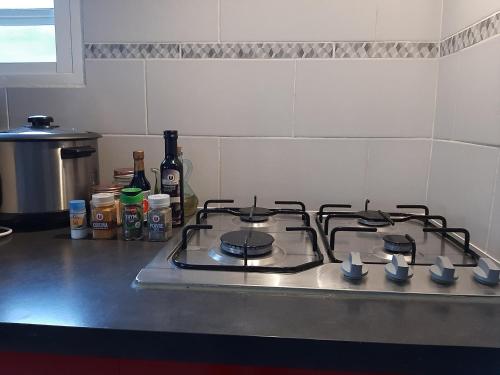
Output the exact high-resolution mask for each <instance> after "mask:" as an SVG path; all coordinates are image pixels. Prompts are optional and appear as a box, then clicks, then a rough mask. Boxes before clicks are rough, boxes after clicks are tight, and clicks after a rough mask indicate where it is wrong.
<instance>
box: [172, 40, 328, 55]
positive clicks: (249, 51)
mask: <svg viewBox="0 0 500 375" xmlns="http://www.w3.org/2000/svg"><path fill="white" fill-rule="evenodd" d="M181 50H182V52H181V53H182V58H187V59H193V58H194V59H203V58H207V59H302V58H305V59H308V58H312V59H314V58H319V59H323V58H332V57H333V44H332V43H208V44H206V43H198V44H182V45H181Z"/></svg>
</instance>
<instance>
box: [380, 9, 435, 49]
mask: <svg viewBox="0 0 500 375" xmlns="http://www.w3.org/2000/svg"><path fill="white" fill-rule="evenodd" d="M441 8H442V1H436V0H417V1H415V0H413V1H408V0H378V1H377V25H376V30H375V39H376V40H416V41H435V40H439V39H440V33H441Z"/></svg>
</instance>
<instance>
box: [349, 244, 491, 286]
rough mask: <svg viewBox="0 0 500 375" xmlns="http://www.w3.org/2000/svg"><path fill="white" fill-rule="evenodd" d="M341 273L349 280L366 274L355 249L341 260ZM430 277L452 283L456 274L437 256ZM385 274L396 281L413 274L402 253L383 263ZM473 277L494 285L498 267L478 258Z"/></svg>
mask: <svg viewBox="0 0 500 375" xmlns="http://www.w3.org/2000/svg"><path fill="white" fill-rule="evenodd" d="M341 269H342V273H343V274H344V277H345V278H346V279H349V280H361V279H362V278H363V277H365V276H366V275H367V274H368V268H367V267H366V266H365V264H364V263H363V262H362V261H361V255H360V253H359V252H357V251H351V252H350V253H349V258H348V259H347V260H345V261H344V262H342V266H341ZM429 272H430V274H431V279H432V280H433V281H434V282H436V283H438V284H445V285H450V284H453V283H454V282H455V281H456V280H457V279H458V276H457V275H456V274H455V266H453V263H451V261H450V259H449V258H448V257H446V256H438V257H437V258H436V263H435V264H433V265H432V266H430V267H429ZM385 274H386V276H387V278H388V279H390V280H392V281H396V282H405V281H408V280H409V279H410V278H411V277H412V276H413V271H412V269H411V268H410V266H409V265H408V263H407V262H406V259H405V257H404V255H401V254H395V255H393V256H392V259H391V262H390V263H387V264H386V265H385ZM473 274H474V279H475V280H476V281H477V282H479V283H481V284H486V285H496V284H498V283H499V282H500V268H499V267H498V266H497V265H496V264H495V263H494V262H493V261H492V260H491V259H488V258H480V259H479V261H478V265H477V267H475V268H474V269H473Z"/></svg>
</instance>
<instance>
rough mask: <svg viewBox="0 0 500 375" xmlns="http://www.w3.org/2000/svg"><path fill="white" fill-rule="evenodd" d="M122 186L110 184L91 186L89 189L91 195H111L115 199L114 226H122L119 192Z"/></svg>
mask: <svg viewBox="0 0 500 375" xmlns="http://www.w3.org/2000/svg"><path fill="white" fill-rule="evenodd" d="M122 189H123V186H121V185H118V184H110V185H104V184H103V185H93V186H92V187H91V189H90V191H91V194H96V193H111V194H113V196H114V198H115V209H116V224H117V225H122V216H121V210H120V192H121V191H122Z"/></svg>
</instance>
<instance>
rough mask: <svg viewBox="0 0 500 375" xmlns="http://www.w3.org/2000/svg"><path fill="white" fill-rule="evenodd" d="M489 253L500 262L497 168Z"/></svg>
mask: <svg viewBox="0 0 500 375" xmlns="http://www.w3.org/2000/svg"><path fill="white" fill-rule="evenodd" d="M488 253H489V254H490V255H491V256H493V257H494V258H495V259H496V260H497V261H498V262H500V174H499V173H498V170H497V177H496V184H495V196H494V205H493V207H492V218H491V224H490V234H489V238H488Z"/></svg>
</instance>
